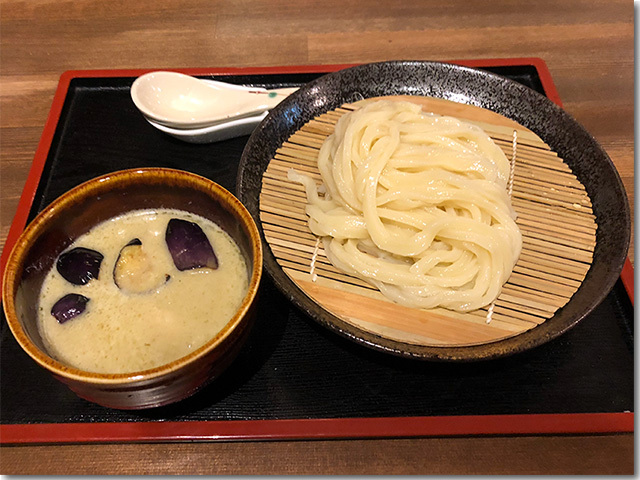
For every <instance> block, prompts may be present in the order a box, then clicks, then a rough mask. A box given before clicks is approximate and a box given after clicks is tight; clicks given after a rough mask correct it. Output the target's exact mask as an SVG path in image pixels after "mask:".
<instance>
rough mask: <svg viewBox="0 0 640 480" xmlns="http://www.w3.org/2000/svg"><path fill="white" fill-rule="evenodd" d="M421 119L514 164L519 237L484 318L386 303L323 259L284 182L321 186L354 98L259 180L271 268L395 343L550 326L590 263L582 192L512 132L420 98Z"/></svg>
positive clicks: (564, 169)
mask: <svg viewBox="0 0 640 480" xmlns="http://www.w3.org/2000/svg"><path fill="white" fill-rule="evenodd" d="M387 98H397V99H403V100H411V101H413V102H417V103H419V104H421V105H422V106H423V109H424V110H425V111H432V112H436V113H439V114H443V115H452V116H456V117H458V118H461V119H464V120H467V121H471V122H472V123H476V124H477V125H479V126H480V127H481V128H483V129H484V130H485V131H486V132H487V133H488V134H489V135H490V136H491V137H492V138H493V140H494V141H495V142H496V143H497V144H498V145H499V146H500V147H501V148H502V149H503V151H504V153H505V155H506V156H507V158H509V159H511V157H512V148H513V145H512V144H513V137H514V130H515V131H516V134H515V135H516V141H517V146H516V162H515V168H514V181H513V192H512V204H513V206H514V209H515V210H516V212H517V214H518V219H517V223H518V226H519V227H520V230H521V232H522V236H523V247H522V253H521V255H520V258H519V260H518V262H517V264H516V266H515V268H514V270H513V273H512V275H511V277H510V278H509V280H508V282H507V283H506V284H505V285H504V287H503V289H502V292H501V294H500V296H499V297H498V299H497V300H496V302H495V305H493V308H492V309H491V310H492V311H491V313H490V315H488V310H489V307H487V308H484V309H481V310H476V311H474V312H469V313H457V312H453V311H449V310H446V309H442V308H437V309H432V310H421V309H414V308H408V307H403V306H400V305H397V304H395V303H393V302H391V301H389V300H387V299H386V298H385V297H384V296H383V295H382V294H381V293H380V292H379V291H378V290H377V289H375V288H374V287H372V286H370V285H369V284H367V283H365V282H364V281H362V280H360V279H358V278H355V277H353V276H350V275H346V274H344V273H342V272H340V271H339V270H337V269H336V268H335V267H333V266H332V265H331V264H330V263H329V261H328V260H327V258H326V256H325V254H324V251H323V248H322V242H321V241H317V240H318V239H317V238H316V237H315V236H314V235H313V234H312V233H311V231H310V230H309V228H308V226H307V216H306V214H305V206H306V196H305V193H304V189H303V187H302V186H301V185H300V184H298V183H294V182H291V181H289V180H288V179H287V172H288V170H289V169H290V168H294V169H296V170H298V171H300V172H304V173H307V174H310V175H311V176H312V177H313V178H314V179H315V180H316V183H317V184H320V183H321V178H320V174H319V172H318V169H317V164H316V162H317V155H318V151H319V148H320V146H321V145H322V143H323V141H324V139H325V138H326V137H327V136H328V135H330V134H331V132H332V131H333V126H334V125H335V123H336V121H337V120H338V119H339V118H340V116H342V115H343V114H344V113H346V112H348V111H350V110H353V109H354V108H357V107H358V105H359V104H361V103H362V102H366V101H371V100H373V99H369V100H363V101H361V102H357V103H354V104H348V105H344V106H343V107H342V108H338V109H336V110H334V111H330V112H327V113H325V114H323V115H321V116H319V117H317V118H315V119H314V120H311V121H310V122H308V123H307V124H305V125H304V126H303V127H302V128H301V129H300V130H299V131H297V132H296V133H295V134H293V135H292V136H291V137H290V138H289V140H288V141H287V142H285V143H284V144H283V145H282V147H281V148H280V149H278V151H277V152H276V155H275V157H274V158H273V159H272V160H271V162H270V163H269V165H268V167H267V170H266V171H265V173H264V176H263V180H262V191H261V194H260V219H261V222H262V227H263V229H264V234H265V238H266V240H267V243H268V244H269V246H270V248H271V250H272V252H273V254H274V256H275V258H276V260H277V262H278V264H279V265H280V266H281V267H282V269H283V271H284V272H285V273H286V274H287V275H288V276H289V278H291V280H292V281H293V282H294V283H295V284H296V285H297V286H298V287H299V288H300V289H301V290H302V291H304V292H305V293H306V294H307V295H308V296H309V297H310V298H311V299H313V300H314V301H315V302H316V303H318V304H319V305H321V306H322V307H323V308H324V309H325V310H327V311H329V312H331V313H332V314H334V315H335V316H337V317H340V318H341V319H342V320H344V321H346V322H349V323H351V324H353V325H355V326H357V327H358V328H360V329H362V330H365V331H369V332H372V333H374V334H377V335H381V336H383V337H386V338H390V339H393V340H396V341H400V342H406V343H411V344H417V345H429V346H438V345H439V346H462V345H478V344H482V343H487V342H492V341H496V340H500V339H503V338H507V337H511V336H514V335H517V334H519V333H522V332H525V331H527V330H529V329H531V328H534V327H536V326H537V325H540V324H541V323H543V322H544V321H545V320H546V319H548V318H551V317H552V316H553V315H554V313H555V311H556V310H557V309H559V308H561V307H563V306H564V305H565V304H566V303H567V302H568V301H569V299H570V298H571V296H572V295H573V294H574V293H575V292H576V290H577V289H578V287H579V286H580V284H581V283H582V281H583V279H584V277H585V275H586V273H587V271H588V270H589V267H590V265H591V261H592V258H593V249H594V247H595V234H596V229H597V225H596V222H595V216H594V215H593V212H592V208H591V201H590V200H589V197H588V196H587V193H586V191H585V189H584V186H583V185H582V184H581V183H580V182H579V181H578V180H577V178H576V177H575V175H573V173H572V172H571V169H570V168H569V166H567V165H566V164H565V163H564V162H563V160H562V159H561V158H559V157H558V156H557V154H556V153H554V152H553V151H551V149H550V148H549V146H548V145H547V144H545V143H544V142H543V141H542V140H541V139H540V138H539V137H538V136H537V135H535V134H534V133H533V132H531V131H530V130H528V129H526V128H524V127H523V126H521V125H520V124H518V123H516V122H514V121H512V120H510V119H507V118H506V117H503V116H501V115H499V114H496V113H494V112H491V111H489V110H485V109H482V108H479V107H475V106H471V105H464V104H459V103H454V102H450V101H447V100H440V99H433V98H427V97H413V96H412V97H387Z"/></svg>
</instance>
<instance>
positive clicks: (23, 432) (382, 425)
mask: <svg viewBox="0 0 640 480" xmlns="http://www.w3.org/2000/svg"><path fill="white" fill-rule="evenodd" d="M633 431H634V414H633V413H632V412H622V413H575V414H532V415H529V414H525V415H464V416H434V417H382V418H326V419H325V418H322V419H296V420H221V421H218V420H216V421H197V422H118V423H113V422H108V423H63V424H50V423H42V424H22V425H0V444H3V445H8V444H14V445H19V444H32V443H38V444H47V443H112V442H150V441H153V442H171V441H183V440H184V441H214V440H219V441H232V440H245V441H247V440H252V441H264V440H311V439H314V440H319V439H324V440H327V439H345V438H391V437H393V438H400V437H420V436H424V437H426V436H429V437H434V436H435V437H443V436H447V437H449V436H472V435H527V434H532V433H535V434H545V435H554V434H555V435H569V434H607V433H609V434H611V433H633Z"/></svg>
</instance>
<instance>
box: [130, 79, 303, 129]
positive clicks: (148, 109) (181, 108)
mask: <svg viewBox="0 0 640 480" xmlns="http://www.w3.org/2000/svg"><path fill="white" fill-rule="evenodd" d="M296 90H297V88H279V89H274V90H266V89H264V88H259V87H244V86H240V85H232V84H229V83H224V82H217V81H213V80H200V79H197V78H195V77H191V76H189V75H184V74H182V73H177V72H163V71H159V72H151V73H147V74H145V75H142V76H140V77H138V78H137V79H136V80H135V81H134V82H133V84H132V85H131V98H132V99H133V103H135V105H136V107H138V109H139V110H140V111H141V112H142V113H143V114H144V115H145V116H146V117H147V118H148V119H150V120H152V121H153V122H155V123H158V124H161V125H165V126H167V127H171V128H178V129H194V128H204V127H210V126H213V125H218V124H222V123H224V122H228V121H230V120H237V119H239V118H242V117H253V116H256V115H259V114H261V113H263V112H265V111H267V110H270V109H271V108H273V107H275V106H276V105H277V104H278V103H280V102H281V101H282V100H283V99H284V98H286V97H287V96H288V95H290V94H291V93H293V92H295V91H296Z"/></svg>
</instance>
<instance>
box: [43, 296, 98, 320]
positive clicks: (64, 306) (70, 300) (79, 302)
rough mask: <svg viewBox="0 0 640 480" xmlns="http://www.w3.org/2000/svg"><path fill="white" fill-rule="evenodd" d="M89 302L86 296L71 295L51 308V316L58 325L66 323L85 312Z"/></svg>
mask: <svg viewBox="0 0 640 480" xmlns="http://www.w3.org/2000/svg"><path fill="white" fill-rule="evenodd" d="M88 302H89V299H88V298H87V297H85V296H84V295H79V294H77V293H69V294H67V295H65V296H64V297H62V298H61V299H60V300H58V301H57V302H56V303H55V304H54V305H53V307H51V315H53V316H54V317H55V319H56V320H57V321H58V323H64V322H66V321H67V320H71V319H72V318H74V317H77V316H78V315H80V314H81V313H82V312H84V310H85V308H86V307H87V303H88Z"/></svg>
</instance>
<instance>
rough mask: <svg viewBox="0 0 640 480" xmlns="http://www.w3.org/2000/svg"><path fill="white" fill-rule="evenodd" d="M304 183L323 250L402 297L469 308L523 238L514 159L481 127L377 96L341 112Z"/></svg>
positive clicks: (486, 295) (496, 281)
mask: <svg viewBox="0 0 640 480" xmlns="http://www.w3.org/2000/svg"><path fill="white" fill-rule="evenodd" d="M318 169H319V170H320V174H321V176H322V181H323V184H322V185H320V186H317V185H316V184H315V182H314V181H313V179H312V178H311V177H309V176H307V175H303V174H300V173H299V172H297V171H295V170H293V169H292V170H290V171H289V172H288V176H289V179H290V180H292V181H295V182H299V183H301V184H303V185H304V187H305V191H306V195H307V201H308V205H307V206H306V213H307V215H308V216H309V228H310V229H311V231H312V232H313V233H314V234H315V235H317V236H318V237H321V238H322V242H323V247H324V251H325V253H326V256H327V258H328V259H329V261H330V262H331V263H332V264H333V265H334V266H335V267H337V268H338V269H340V270H342V271H343V272H345V273H348V274H350V275H353V276H356V277H358V278H361V279H363V280H365V281H366V282H369V283H370V284H372V285H374V286H376V287H377V288H378V289H379V290H380V291H381V292H382V294H383V295H384V296H386V297H387V298H388V299H390V300H392V301H394V302H397V303H398V304H401V305H405V306H409V307H417V308H435V307H445V308H448V309H452V310H457V311H470V310H475V309H478V308H481V307H484V306H487V305H489V304H491V302H493V301H494V300H495V299H496V298H497V296H498V295H499V293H500V289H501V288H502V285H503V284H504V283H505V282H506V281H507V279H508V278H509V276H510V275H511V271H512V270H513V267H514V265H515V263H516V261H517V259H518V256H519V254H520V250H521V247H522V239H521V235H520V231H519V229H518V227H517V226H516V223H515V220H514V219H515V212H514V210H513V209H512V207H511V201H510V194H509V188H508V185H509V181H510V173H511V165H510V162H509V160H508V159H507V158H506V156H505V155H504V153H503V152H502V151H501V149H500V148H499V147H498V146H497V145H496V144H495V143H494V142H493V141H492V139H491V138H490V137H489V136H488V135H487V134H486V133H485V132H484V131H483V130H482V129H481V128H479V127H477V126H475V125H472V124H469V123H466V122H462V121H460V120H459V119H457V118H453V117H447V116H441V115H436V114H432V113H427V112H423V111H422V110H421V107H420V106H419V105H417V104H414V103H410V102H402V101H391V100H378V101H372V102H371V103H369V104H365V106H363V107H362V108H360V109H358V110H355V111H353V112H349V113H347V114H345V115H343V116H342V117H341V118H340V119H339V121H338V122H337V124H336V127H335V131H334V132H333V133H332V134H331V135H330V136H329V137H327V139H326V140H325V142H324V143H323V145H322V147H321V149H320V152H319V156H318Z"/></svg>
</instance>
